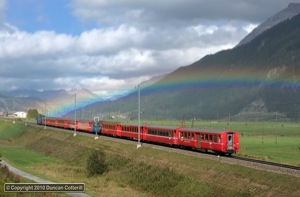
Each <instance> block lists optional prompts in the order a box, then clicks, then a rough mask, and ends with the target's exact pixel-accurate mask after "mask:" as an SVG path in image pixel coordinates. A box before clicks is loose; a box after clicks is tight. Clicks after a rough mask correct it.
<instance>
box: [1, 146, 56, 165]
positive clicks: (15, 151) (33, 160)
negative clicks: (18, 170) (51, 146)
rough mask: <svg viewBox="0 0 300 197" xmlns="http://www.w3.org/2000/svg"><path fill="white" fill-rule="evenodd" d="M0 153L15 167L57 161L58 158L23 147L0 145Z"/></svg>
mask: <svg viewBox="0 0 300 197" xmlns="http://www.w3.org/2000/svg"><path fill="white" fill-rule="evenodd" d="M0 153H1V155H2V157H3V158H4V159H5V161H6V162H8V163H13V164H14V165H15V166H16V167H27V166H35V165H41V164H48V163H53V162H59V160H58V159H55V158H53V157H48V156H45V155H44V154H41V153H37V152H33V151H30V150H28V149H26V148H24V147H10V146H1V150H0Z"/></svg>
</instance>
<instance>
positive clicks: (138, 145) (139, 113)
mask: <svg viewBox="0 0 300 197" xmlns="http://www.w3.org/2000/svg"><path fill="white" fill-rule="evenodd" d="M140 135H141V93H140V84H139V85H138V143H137V145H136V148H137V149H138V148H140V147H141V146H142V145H141V136H140Z"/></svg>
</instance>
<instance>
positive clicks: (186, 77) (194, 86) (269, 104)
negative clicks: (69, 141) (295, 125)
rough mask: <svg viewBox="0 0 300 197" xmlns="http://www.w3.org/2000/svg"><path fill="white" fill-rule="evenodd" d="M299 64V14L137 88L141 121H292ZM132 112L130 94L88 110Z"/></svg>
mask: <svg viewBox="0 0 300 197" xmlns="http://www.w3.org/2000/svg"><path fill="white" fill-rule="evenodd" d="M299 64H300V15H296V16H294V17H293V18H290V19H289V18H288V19H286V20H285V21H283V22H281V23H279V24H277V25H275V26H273V27H271V28H269V29H268V30H266V31H264V32H263V33H261V34H259V35H258V36H256V37H255V38H254V39H253V40H251V41H250V42H248V43H245V44H243V45H240V46H237V47H235V48H233V49H230V50H224V51H220V52H218V53H216V54H213V55H207V56H205V57H204V58H202V59H201V60H199V61H197V62H195V63H193V64H191V65H189V66H186V67H181V68H179V69H177V70H175V71H174V72H172V73H170V74H168V75H167V76H165V77H164V78H163V79H161V80H160V81H158V82H156V83H155V84H153V85H151V86H148V87H146V88H142V89H141V106H142V107H141V108H142V117H143V119H194V118H197V119H210V120H211V119H215V120H216V119H220V118H223V119H224V118H226V119H230V118H232V117H235V118H239V117H241V116H242V115H249V114H253V113H255V114H268V115H266V116H271V115H272V114H276V116H277V114H280V116H281V117H282V118H287V119H294V120H297V119H299V113H300V99H299V98H300V65H299ZM93 109H97V110H96V111H93ZM136 109H137V93H136V92H134V93H132V94H130V95H128V96H126V97H123V98H121V99H118V100H117V101H114V102H102V103H98V104H97V105H96V104H95V105H93V106H92V107H90V108H89V110H91V111H92V112H93V113H95V114H97V113H98V114H99V113H101V114H109V116H111V115H112V114H113V113H115V114H122V115H123V116H127V117H130V118H136V116H137V111H136ZM260 116H261V115H260ZM256 117H257V116H256Z"/></svg>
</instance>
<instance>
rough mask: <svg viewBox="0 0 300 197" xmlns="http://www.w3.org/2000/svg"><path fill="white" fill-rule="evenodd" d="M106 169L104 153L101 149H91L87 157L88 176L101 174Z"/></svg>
mask: <svg viewBox="0 0 300 197" xmlns="http://www.w3.org/2000/svg"><path fill="white" fill-rule="evenodd" d="M106 170H107V164H106V162H105V153H104V152H103V151H102V150H93V151H92V152H91V154H90V156H89V157H88V159H87V172H88V175H89V176H94V175H100V174H103V173H104V172H105V171H106Z"/></svg>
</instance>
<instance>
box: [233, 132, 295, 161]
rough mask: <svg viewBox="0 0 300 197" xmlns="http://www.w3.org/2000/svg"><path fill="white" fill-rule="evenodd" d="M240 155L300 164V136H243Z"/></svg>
mask: <svg viewBox="0 0 300 197" xmlns="http://www.w3.org/2000/svg"><path fill="white" fill-rule="evenodd" d="M238 155H241V156H248V157H252V158H256V159H262V160H267V161H272V162H278V163H285V164H290V165H297V166H300V137H299V136H280V135H279V136H277V135H266V136H243V137H240V151H239V153H238Z"/></svg>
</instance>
